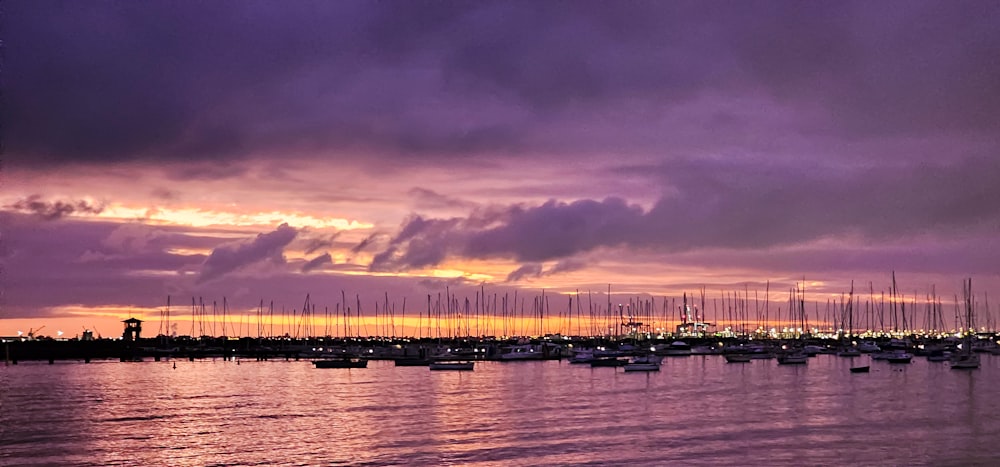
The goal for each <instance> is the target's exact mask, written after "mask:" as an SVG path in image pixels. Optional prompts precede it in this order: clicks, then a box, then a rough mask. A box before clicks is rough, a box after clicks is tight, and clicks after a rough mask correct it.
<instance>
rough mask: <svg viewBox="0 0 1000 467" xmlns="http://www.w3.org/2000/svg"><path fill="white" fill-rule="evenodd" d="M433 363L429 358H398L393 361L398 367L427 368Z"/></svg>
mask: <svg viewBox="0 0 1000 467" xmlns="http://www.w3.org/2000/svg"><path fill="white" fill-rule="evenodd" d="M431 362H432V360H430V359H427V358H412V357H403V358H396V359H394V360H393V363H395V364H396V366H427V365H430V363H431Z"/></svg>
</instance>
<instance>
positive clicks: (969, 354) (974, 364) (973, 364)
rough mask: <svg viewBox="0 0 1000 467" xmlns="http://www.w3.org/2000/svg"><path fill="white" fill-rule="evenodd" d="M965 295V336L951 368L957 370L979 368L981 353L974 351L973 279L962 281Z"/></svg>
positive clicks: (952, 359)
mask: <svg viewBox="0 0 1000 467" xmlns="http://www.w3.org/2000/svg"><path fill="white" fill-rule="evenodd" d="M962 292H963V293H964V295H965V326H966V329H965V336H964V337H963V339H962V349H961V351H959V352H957V353H954V354H952V357H951V368H952V369H955V370H974V369H976V368H979V355H977V354H976V353H975V352H973V351H972V332H973V330H974V329H975V328H974V326H973V324H972V279H971V278H970V279H969V280H968V282H967V283H966V282H963V283H962Z"/></svg>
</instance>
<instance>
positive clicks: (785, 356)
mask: <svg viewBox="0 0 1000 467" xmlns="http://www.w3.org/2000/svg"><path fill="white" fill-rule="evenodd" d="M777 358H778V365H805V364H806V363H809V354H807V353H805V352H803V351H801V350H792V351H789V352H785V353H782V354H779V355H778V357H777Z"/></svg>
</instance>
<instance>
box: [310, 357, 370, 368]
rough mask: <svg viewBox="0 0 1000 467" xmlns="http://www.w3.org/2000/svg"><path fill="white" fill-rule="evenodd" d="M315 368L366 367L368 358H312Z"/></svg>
mask: <svg viewBox="0 0 1000 467" xmlns="http://www.w3.org/2000/svg"><path fill="white" fill-rule="evenodd" d="M312 363H313V365H315V366H316V368H367V367H368V360H365V359H363V358H326V359H322V360H313V362H312Z"/></svg>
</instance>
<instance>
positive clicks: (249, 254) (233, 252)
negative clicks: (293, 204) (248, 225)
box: [198, 224, 298, 283]
mask: <svg viewBox="0 0 1000 467" xmlns="http://www.w3.org/2000/svg"><path fill="white" fill-rule="evenodd" d="M297 234H298V231H297V230H296V229H295V228H294V227H290V226H289V225H288V224H281V225H279V226H278V228H277V229H275V230H274V231H273V232H268V233H263V234H258V235H257V237H256V238H254V239H253V240H252V241H249V242H240V243H234V244H228V245H223V246H220V247H218V248H216V249H214V250H212V254H211V255H209V256H208V258H207V259H206V260H205V263H204V264H203V265H202V268H201V273H200V274H199V276H198V282H199V283H202V282H207V281H210V280H213V279H216V278H218V277H220V276H222V275H224V274H227V273H229V272H232V271H235V270H238V269H241V268H244V267H246V266H248V265H251V264H255V263H259V262H261V261H265V260H272V261H276V262H280V263H284V261H285V259H284V249H285V247H286V246H287V245H288V244H289V243H291V242H292V240H294V239H295V236H296V235H297Z"/></svg>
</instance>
